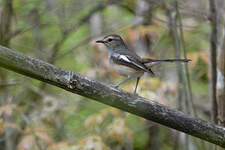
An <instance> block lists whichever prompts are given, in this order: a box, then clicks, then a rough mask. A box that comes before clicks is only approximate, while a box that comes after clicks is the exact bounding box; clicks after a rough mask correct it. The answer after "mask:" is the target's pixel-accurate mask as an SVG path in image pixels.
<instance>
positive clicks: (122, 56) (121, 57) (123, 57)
mask: <svg viewBox="0 0 225 150" xmlns="http://www.w3.org/2000/svg"><path fill="white" fill-rule="evenodd" d="M119 58H120V59H122V60H124V61H126V62H129V63H130V60H129V59H128V58H127V56H125V55H120V57H119Z"/></svg>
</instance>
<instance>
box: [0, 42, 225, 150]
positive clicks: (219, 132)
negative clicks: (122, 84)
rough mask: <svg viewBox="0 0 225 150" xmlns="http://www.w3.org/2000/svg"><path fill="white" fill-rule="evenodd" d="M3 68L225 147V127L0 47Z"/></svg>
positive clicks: (0, 62)
mask: <svg viewBox="0 0 225 150" xmlns="http://www.w3.org/2000/svg"><path fill="white" fill-rule="evenodd" d="M0 67H4V68H6V69H9V70H12V71H14V72H17V73H20V74H23V75H26V76H29V77H31V78H34V79H37V80H40V81H43V82H47V83H49V84H51V85H55V86H57V87H60V88H62V89H64V90H67V91H70V92H73V93H76V94H79V95H82V96H84V97H87V98H90V99H92V100H96V101H98V102H101V103H104V104H107V105H110V106H113V107H116V108H119V109H121V110H124V111H127V112H130V113H132V114H136V115H138V116H140V117H143V118H145V119H148V120H151V121H154V122H157V123H159V124H162V125H165V126H167V127H170V128H173V129H176V130H179V131H181V132H185V133H187V134H189V135H192V136H195V137H198V138H201V139H203V140H206V141H208V142H211V143H214V144H217V145H220V146H221V147H225V128H223V127H221V126H218V125H215V124H213V123H210V122H207V121H204V120H201V119H199V118H194V117H192V116H190V115H186V114H184V113H182V112H180V111H177V110H173V109H171V108H168V107H166V106H164V105H162V104H159V103H157V102H154V101H151V100H148V99H146V98H143V97H139V96H136V95H133V94H130V93H127V92H124V91H122V90H120V89H116V88H113V87H110V86H107V85H105V84H103V83H101V82H99V81H96V80H92V79H89V78H87V77H84V76H82V75H79V74H77V73H74V72H72V71H67V70H64V69H61V68H58V67H56V66H54V65H51V64H48V63H46V62H44V61H41V60H38V59H35V58H32V57H29V56H25V55H23V54H21V53H19V52H16V51H13V50H11V49H9V48H6V47H3V46H0Z"/></svg>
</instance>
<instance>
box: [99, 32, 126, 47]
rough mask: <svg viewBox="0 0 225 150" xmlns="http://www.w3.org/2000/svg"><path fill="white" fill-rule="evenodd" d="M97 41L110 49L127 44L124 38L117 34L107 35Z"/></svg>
mask: <svg viewBox="0 0 225 150" xmlns="http://www.w3.org/2000/svg"><path fill="white" fill-rule="evenodd" d="M96 43H103V44H104V45H105V46H106V47H107V48H108V49H109V50H117V49H120V48H121V49H123V48H126V44H125V43H124V42H123V39H122V38H121V37H120V36H119V35H116V34H112V35H107V36H105V37H104V38H103V40H98V41H96Z"/></svg>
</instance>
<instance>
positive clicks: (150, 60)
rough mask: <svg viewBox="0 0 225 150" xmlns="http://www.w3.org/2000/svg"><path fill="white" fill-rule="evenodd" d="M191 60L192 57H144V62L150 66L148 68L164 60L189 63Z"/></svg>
mask: <svg viewBox="0 0 225 150" xmlns="http://www.w3.org/2000/svg"><path fill="white" fill-rule="evenodd" d="M189 61H191V59H151V58H144V59H142V63H143V64H145V65H146V66H148V68H151V67H153V66H155V65H157V64H160V63H162V62H169V63H173V62H184V63H187V62H189Z"/></svg>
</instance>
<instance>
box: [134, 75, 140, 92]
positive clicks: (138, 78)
mask: <svg viewBox="0 0 225 150" xmlns="http://www.w3.org/2000/svg"><path fill="white" fill-rule="evenodd" d="M140 78H141V77H137V82H136V86H135V89H134V94H136V91H137V87H138V83H139V80H140Z"/></svg>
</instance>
